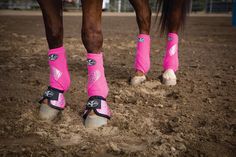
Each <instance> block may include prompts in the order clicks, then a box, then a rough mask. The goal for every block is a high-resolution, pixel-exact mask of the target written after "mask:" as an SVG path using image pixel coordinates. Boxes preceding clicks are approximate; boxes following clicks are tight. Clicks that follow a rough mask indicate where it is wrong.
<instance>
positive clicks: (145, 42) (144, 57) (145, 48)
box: [134, 34, 151, 74]
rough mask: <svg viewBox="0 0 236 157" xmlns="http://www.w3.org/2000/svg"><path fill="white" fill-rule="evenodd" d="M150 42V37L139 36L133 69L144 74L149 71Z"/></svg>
mask: <svg viewBox="0 0 236 157" xmlns="http://www.w3.org/2000/svg"><path fill="white" fill-rule="evenodd" d="M150 41H151V39H150V35H146V34H139V36H138V42H137V50H136V57H135V65H134V67H135V69H136V70H138V71H141V72H143V73H144V74H146V73H147V72H148V71H149V69H150Z"/></svg>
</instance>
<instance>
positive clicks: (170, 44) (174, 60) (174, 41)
mask: <svg viewBox="0 0 236 157" xmlns="http://www.w3.org/2000/svg"><path fill="white" fill-rule="evenodd" d="M164 3H167V5H170V7H169V8H170V9H169V11H168V12H169V13H168V16H166V18H167V21H166V29H167V31H168V35H167V37H168V38H167V45H166V53H165V57H164V60H163V69H164V73H163V75H162V78H163V83H164V84H165V85H176V83H177V81H176V80H177V78H176V75H175V72H176V71H177V70H178V67H179V60H178V31H179V28H180V27H181V25H182V24H183V17H184V16H185V15H184V13H186V12H185V11H183V10H184V9H186V8H184V6H186V0H175V1H170V0H169V2H168V1H165V2H164Z"/></svg>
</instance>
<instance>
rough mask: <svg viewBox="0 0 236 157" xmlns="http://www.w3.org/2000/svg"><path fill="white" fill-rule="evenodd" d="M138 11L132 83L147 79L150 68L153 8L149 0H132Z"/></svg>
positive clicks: (135, 83) (139, 82)
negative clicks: (137, 31)
mask: <svg viewBox="0 0 236 157" xmlns="http://www.w3.org/2000/svg"><path fill="white" fill-rule="evenodd" d="M130 3H131V5H132V6H133V8H134V10H135V13H136V21H137V24H138V28H139V35H138V37H137V46H136V56H135V64H134V68H135V76H133V77H131V79H130V84H131V85H139V84H141V83H143V82H145V81H146V79H147V78H146V74H147V73H148V71H149V69H150V43H151V39H150V35H149V33H150V24H151V9H150V7H149V1H148V0H130Z"/></svg>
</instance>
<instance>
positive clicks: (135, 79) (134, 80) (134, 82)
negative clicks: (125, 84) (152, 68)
mask: <svg viewBox="0 0 236 157" xmlns="http://www.w3.org/2000/svg"><path fill="white" fill-rule="evenodd" d="M146 79H147V78H146V76H145V75H143V76H134V77H133V78H131V80H130V84H131V85H133V86H136V85H140V84H141V83H143V82H145V81H146Z"/></svg>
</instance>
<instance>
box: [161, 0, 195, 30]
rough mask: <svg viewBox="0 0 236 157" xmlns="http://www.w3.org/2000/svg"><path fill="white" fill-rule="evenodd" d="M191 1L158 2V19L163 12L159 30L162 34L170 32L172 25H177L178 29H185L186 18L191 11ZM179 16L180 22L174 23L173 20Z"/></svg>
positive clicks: (166, 0)
mask: <svg viewBox="0 0 236 157" xmlns="http://www.w3.org/2000/svg"><path fill="white" fill-rule="evenodd" d="M190 3H191V0H157V17H158V13H160V12H161V18H160V22H159V28H160V30H161V33H164V32H167V31H169V27H170V25H173V24H174V25H177V26H176V28H178V29H179V28H183V26H184V25H185V21H186V16H187V14H188V12H189V10H190ZM176 14H178V15H177V16H178V19H179V20H178V22H177V23H172V22H170V21H172V20H171V18H173V16H174V17H176Z"/></svg>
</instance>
